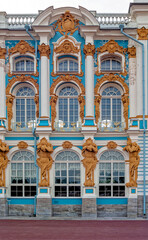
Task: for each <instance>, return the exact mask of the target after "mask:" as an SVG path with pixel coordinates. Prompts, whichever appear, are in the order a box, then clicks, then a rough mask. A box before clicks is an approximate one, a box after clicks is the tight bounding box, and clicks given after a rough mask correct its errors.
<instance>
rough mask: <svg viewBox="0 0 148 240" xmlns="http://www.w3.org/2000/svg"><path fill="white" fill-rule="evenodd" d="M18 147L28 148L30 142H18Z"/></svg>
mask: <svg viewBox="0 0 148 240" xmlns="http://www.w3.org/2000/svg"><path fill="white" fill-rule="evenodd" d="M17 146H18V148H19V149H26V148H27V147H28V144H27V143H26V142H24V141H20V142H19V143H18V144H17Z"/></svg>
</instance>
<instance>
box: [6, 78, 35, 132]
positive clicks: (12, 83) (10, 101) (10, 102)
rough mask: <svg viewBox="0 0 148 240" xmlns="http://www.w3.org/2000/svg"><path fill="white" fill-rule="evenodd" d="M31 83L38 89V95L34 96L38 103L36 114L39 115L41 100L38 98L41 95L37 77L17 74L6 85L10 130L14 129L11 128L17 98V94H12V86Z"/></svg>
mask: <svg viewBox="0 0 148 240" xmlns="http://www.w3.org/2000/svg"><path fill="white" fill-rule="evenodd" d="M20 82H22V83H30V84H31V85H33V86H34V88H35V89H36V95H35V98H34V101H35V103H36V116H39V101H37V98H38V96H39V85H38V83H37V79H34V78H32V77H30V76H24V75H21V76H16V77H13V78H12V79H9V83H8V85H7V87H6V97H7V99H6V106H7V112H8V131H12V128H11V120H12V118H13V110H12V108H13V100H14V98H15V96H13V95H12V92H11V91H12V88H13V87H14V86H15V85H17V83H20Z"/></svg>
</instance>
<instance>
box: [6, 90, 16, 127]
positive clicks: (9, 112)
mask: <svg viewBox="0 0 148 240" xmlns="http://www.w3.org/2000/svg"><path fill="white" fill-rule="evenodd" d="M14 98H15V97H14V96H13V95H12V94H10V95H8V96H7V98H6V106H7V116H8V131H12V128H11V120H12V118H13V111H12V107H13V100H14Z"/></svg>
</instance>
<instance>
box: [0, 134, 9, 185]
mask: <svg viewBox="0 0 148 240" xmlns="http://www.w3.org/2000/svg"><path fill="white" fill-rule="evenodd" d="M8 152H9V147H8V145H7V144H6V143H5V142H2V140H1V139H0V187H5V170H6V168H7V165H8V162H9V160H8V157H7V153H8Z"/></svg>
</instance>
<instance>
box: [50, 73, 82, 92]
mask: <svg viewBox="0 0 148 240" xmlns="http://www.w3.org/2000/svg"><path fill="white" fill-rule="evenodd" d="M60 82H61V83H62V82H63V83H65V82H75V83H76V84H77V85H78V86H79V88H80V90H81V94H82V95H85V88H84V85H83V84H82V83H81V80H80V79H79V78H77V77H76V76H74V75H72V76H71V75H61V76H59V77H58V78H56V79H53V83H52V85H51V88H50V95H54V90H55V89H56V87H57V85H58V84H59V83H60Z"/></svg>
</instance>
